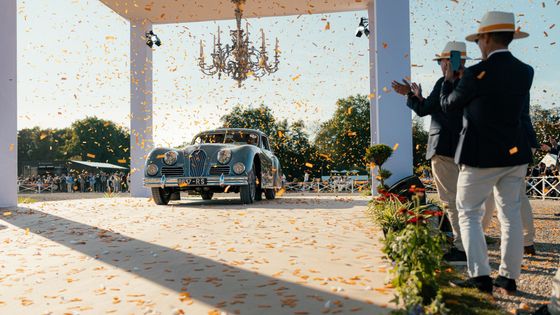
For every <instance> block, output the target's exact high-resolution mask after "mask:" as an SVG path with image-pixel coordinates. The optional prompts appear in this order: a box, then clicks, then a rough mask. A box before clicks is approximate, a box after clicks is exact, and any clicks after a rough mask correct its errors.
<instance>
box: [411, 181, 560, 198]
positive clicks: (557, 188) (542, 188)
mask: <svg viewBox="0 0 560 315" xmlns="http://www.w3.org/2000/svg"><path fill="white" fill-rule="evenodd" d="M422 183H423V184H424V186H425V187H426V191H427V192H434V193H435V192H437V189H436V186H435V184H434V182H433V180H430V179H422ZM525 186H526V191H527V195H528V196H529V197H530V198H535V199H543V200H544V199H557V200H558V199H560V178H559V177H554V176H542V177H526V178H525Z"/></svg>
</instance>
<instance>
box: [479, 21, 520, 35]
mask: <svg viewBox="0 0 560 315" xmlns="http://www.w3.org/2000/svg"><path fill="white" fill-rule="evenodd" d="M496 30H501V31H503V32H507V30H511V31H512V32H515V24H509V23H505V24H493V25H488V26H482V27H479V28H478V33H487V32H492V31H496Z"/></svg>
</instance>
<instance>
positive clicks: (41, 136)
mask: <svg viewBox="0 0 560 315" xmlns="http://www.w3.org/2000/svg"><path fill="white" fill-rule="evenodd" d="M48 135H49V134H48V133H46V132H45V131H43V132H41V135H40V136H39V139H41V140H43V139H45V138H46V137H47V136H48Z"/></svg>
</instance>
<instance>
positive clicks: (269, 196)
mask: <svg viewBox="0 0 560 315" xmlns="http://www.w3.org/2000/svg"><path fill="white" fill-rule="evenodd" d="M264 196H265V197H266V200H274V199H275V198H276V190H274V189H265V190H264Z"/></svg>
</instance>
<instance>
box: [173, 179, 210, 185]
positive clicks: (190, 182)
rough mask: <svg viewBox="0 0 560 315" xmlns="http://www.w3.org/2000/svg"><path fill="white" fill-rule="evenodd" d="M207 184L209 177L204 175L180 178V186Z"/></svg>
mask: <svg viewBox="0 0 560 315" xmlns="http://www.w3.org/2000/svg"><path fill="white" fill-rule="evenodd" d="M206 184H208V179H207V178H203V177H194V178H179V186H181V185H186V186H204V185H206Z"/></svg>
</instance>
